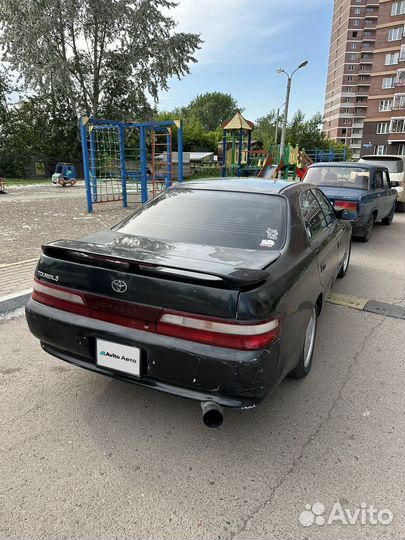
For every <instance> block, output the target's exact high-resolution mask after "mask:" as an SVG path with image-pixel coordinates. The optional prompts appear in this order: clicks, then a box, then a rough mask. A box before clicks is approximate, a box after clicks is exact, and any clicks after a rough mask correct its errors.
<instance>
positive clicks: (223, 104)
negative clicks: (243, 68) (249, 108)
mask: <svg viewBox="0 0 405 540" xmlns="http://www.w3.org/2000/svg"><path fill="white" fill-rule="evenodd" d="M238 111H240V112H242V111H243V109H240V108H239V106H238V102H237V101H236V100H235V99H234V98H233V97H232V96H231V95H230V94H223V93H222V92H207V93H206V94H201V95H198V96H196V97H195V98H194V99H193V100H192V101H191V102H190V103H189V104H188V105H187V107H184V108H183V110H182V113H183V116H184V117H185V118H190V119H194V120H198V121H199V122H200V123H201V125H202V127H203V129H205V130H206V131H215V130H217V129H218V128H219V126H220V125H221V124H222V122H224V121H225V120H229V119H230V118H232V116H234V115H235V114H236V113H237V112H238Z"/></svg>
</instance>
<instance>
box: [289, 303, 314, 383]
mask: <svg viewBox="0 0 405 540" xmlns="http://www.w3.org/2000/svg"><path fill="white" fill-rule="evenodd" d="M317 322H318V312H317V309H316V307H313V308H312V313H311V316H310V318H309V321H308V324H307V329H306V332H305V338H304V344H303V347H302V353H301V356H300V359H299V361H298V364H297V366H296V367H295V368H294V369H293V370H291V371H290V373H289V374H288V376H289V377H291V378H292V379H303V378H304V377H306V376H307V375H308V373H309V372H310V371H311V367H312V357H313V355H314V345H315V338H316V327H317Z"/></svg>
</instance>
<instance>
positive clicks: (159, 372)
mask: <svg viewBox="0 0 405 540" xmlns="http://www.w3.org/2000/svg"><path fill="white" fill-rule="evenodd" d="M350 238H351V226H350V223H348V222H347V221H343V220H339V219H337V216H336V214H335V211H334V210H333V208H332V206H331V205H330V203H329V201H328V200H327V198H326V197H325V196H324V195H323V193H322V192H321V191H319V189H317V188H316V187H314V186H311V185H309V184H300V183H288V182H282V181H272V180H262V179H246V180H241V179H218V180H213V181H201V182H190V183H186V184H183V185H177V186H176V187H173V188H171V189H169V190H167V191H165V192H164V193H162V194H161V195H159V196H158V197H156V198H155V199H153V200H152V201H150V202H149V203H148V204H146V205H145V206H143V207H141V208H139V209H138V210H136V211H135V212H134V213H133V214H132V215H131V216H130V217H129V218H128V219H125V220H124V221H123V222H121V223H119V224H118V225H116V226H115V227H113V228H112V229H111V230H107V231H102V232H99V233H97V234H94V235H91V236H88V237H85V238H82V239H81V240H78V241H71V240H59V241H56V242H52V243H50V244H47V245H45V246H43V247H42V251H43V254H42V256H41V258H40V260H39V263H38V266H37V269H36V272H35V280H34V287H33V293H32V298H31V299H30V300H29V302H28V304H27V308H26V315H27V320H28V324H29V327H30V330H31V332H32V333H33V334H34V335H35V336H36V337H37V338H38V339H39V340H40V341H41V345H42V347H43V349H44V350H45V351H47V352H48V353H50V354H52V355H54V356H56V357H57V358H60V359H61V360H65V361H66V362H70V363H72V364H75V365H76V366H80V367H83V368H86V369H90V370H92V371H94V372H96V373H100V374H103V375H108V376H110V377H115V378H118V379H122V380H125V381H128V382H132V383H136V384H140V385H143V386H147V387H150V388H153V389H156V390H160V391H162V392H167V393H170V394H176V395H178V396H182V397H187V398H191V399H195V400H199V401H201V403H202V408H203V419H204V422H205V423H206V424H207V425H209V426H218V425H219V424H220V423H221V422H222V407H223V406H227V407H241V408H249V407H253V406H255V405H256V404H258V403H259V402H261V401H262V400H263V399H264V397H265V396H266V395H267V394H269V393H271V392H272V390H273V389H274V388H275V387H276V386H277V385H278V384H279V382H280V381H281V380H282V379H283V378H284V377H285V376H286V375H290V376H292V377H296V378H302V377H305V375H307V374H308V372H309V371H310V369H311V364H312V355H313V349H314V341H315V334H316V326H317V317H318V315H319V313H320V311H321V308H322V303H323V301H324V300H325V298H326V296H327V294H328V292H329V290H330V288H331V286H332V284H333V283H334V281H335V279H336V277H343V276H344V275H345V274H346V271H347V268H348V264H349V258H350V246H351V244H350Z"/></svg>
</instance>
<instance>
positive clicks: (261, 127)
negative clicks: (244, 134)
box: [252, 109, 281, 148]
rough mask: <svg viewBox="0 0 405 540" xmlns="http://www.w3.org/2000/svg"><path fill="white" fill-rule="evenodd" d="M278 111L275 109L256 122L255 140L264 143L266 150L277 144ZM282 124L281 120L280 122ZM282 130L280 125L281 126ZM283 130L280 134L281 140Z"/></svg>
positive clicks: (253, 135) (253, 134)
mask: <svg viewBox="0 0 405 540" xmlns="http://www.w3.org/2000/svg"><path fill="white" fill-rule="evenodd" d="M276 117H277V111H275V110H274V109H273V110H272V111H270V112H269V113H267V114H266V115H265V116H261V117H260V118H258V119H257V120H256V122H255V128H254V130H253V133H252V137H253V140H259V141H261V142H262V143H263V147H264V148H268V147H269V146H270V145H271V144H274V142H275V136H276V119H277V118H276ZM279 123H281V120H279ZM279 128H280V125H279ZM280 134H281V128H280V130H279V132H278V139H279V138H280Z"/></svg>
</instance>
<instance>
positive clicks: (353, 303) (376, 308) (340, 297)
mask: <svg viewBox="0 0 405 540" xmlns="http://www.w3.org/2000/svg"><path fill="white" fill-rule="evenodd" d="M326 301H327V302H328V303H329V304H335V305H337V306H343V307H348V308H351V309H357V310H358V311H367V312H368V313H376V314H377V315H384V316H385V317H392V318H393V319H405V307H404V306H396V305H395V304H388V303H386V302H379V301H378V300H369V299H367V298H359V297H357V296H350V295H347V294H340V293H335V292H332V293H330V294H329V296H328V298H327V299H326Z"/></svg>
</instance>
